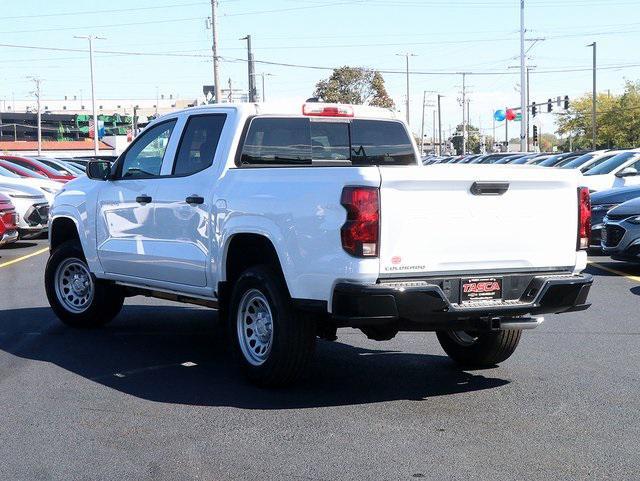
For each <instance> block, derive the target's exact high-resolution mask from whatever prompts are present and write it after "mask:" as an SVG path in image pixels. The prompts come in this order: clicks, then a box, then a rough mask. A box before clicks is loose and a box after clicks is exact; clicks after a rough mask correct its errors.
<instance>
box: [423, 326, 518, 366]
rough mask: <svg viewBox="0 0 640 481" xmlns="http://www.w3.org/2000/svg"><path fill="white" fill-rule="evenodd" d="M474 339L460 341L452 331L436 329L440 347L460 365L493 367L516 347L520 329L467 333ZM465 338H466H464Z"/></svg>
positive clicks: (508, 355)
mask: <svg viewBox="0 0 640 481" xmlns="http://www.w3.org/2000/svg"><path fill="white" fill-rule="evenodd" d="M468 334H469V335H471V336H472V337H475V340H474V341H472V342H462V341H461V339H460V337H459V335H456V334H455V333H454V332H453V331H437V332H436V335H437V336H438V341H440V345H441V346H442V349H444V351H445V352H446V353H447V355H448V356H449V357H450V358H451V359H453V360H454V361H455V362H457V363H458V364H460V365H462V366H467V367H474V368H483V367H493V366H495V365H496V364H499V363H501V362H502V361H504V360H506V359H508V358H509V357H510V356H511V355H512V354H513V353H514V351H515V350H516V347H518V343H519V342H520V336H521V335H522V330H509V331H492V332H482V333H468ZM465 340H466V339H465Z"/></svg>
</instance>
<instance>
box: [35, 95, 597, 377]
mask: <svg viewBox="0 0 640 481" xmlns="http://www.w3.org/2000/svg"><path fill="white" fill-rule="evenodd" d="M580 180H581V176H580V174H579V172H577V171H575V170H562V169H554V170H553V171H550V170H549V169H540V168H538V167H528V166H520V167H519V168H514V167H512V166H509V165H456V164H448V165H430V166H422V165H421V163H420V162H419V155H418V149H417V147H416V145H415V142H414V140H413V136H412V135H411V134H410V131H409V129H408V127H407V125H406V124H405V123H404V122H403V121H402V120H399V119H397V118H396V114H395V113H394V112H393V111H391V110H387V109H380V108H373V107H363V106H351V105H342V104H323V103H307V104H304V105H299V104H298V105H293V106H292V105H269V104H221V105H210V106H202V107H196V108H191V109H187V110H182V111H178V112H173V113H170V114H168V115H165V116H163V117H161V118H159V119H157V120H154V121H153V122H152V123H150V124H149V125H148V126H147V128H146V129H145V130H144V131H143V132H142V133H141V134H140V135H139V136H138V137H137V138H136V139H135V140H134V141H133V142H132V143H131V144H130V145H129V146H128V148H127V150H126V151H125V152H124V153H123V154H122V155H121V156H120V157H119V158H118V160H117V161H116V162H115V164H113V165H111V164H110V163H109V162H99V161H98V162H91V163H90V164H89V166H88V168H87V177H83V178H78V179H75V180H73V181H71V182H69V183H67V184H66V185H65V186H64V188H63V190H62V192H61V193H60V194H58V195H57V196H56V198H55V200H54V204H53V208H52V211H51V213H52V215H51V219H52V221H51V229H50V233H49V237H50V246H51V256H50V258H49V261H48V263H47V268H46V272H45V287H46V292H47V297H48V300H49V303H50V305H51V307H52V308H53V310H54V312H55V313H56V315H57V316H58V317H59V318H60V319H61V320H62V321H63V322H65V323H66V324H69V325H71V326H77V327H83V326H98V325H102V324H105V323H107V322H109V321H110V320H111V319H113V318H114V317H115V316H116V315H117V314H118V312H119V311H120V309H121V308H122V304H123V300H124V298H125V297H126V296H133V295H147V296H155V297H160V298H165V299H171V300H174V301H180V302H187V303H195V304H200V305H205V306H209V307H213V308H218V309H220V317H221V319H222V320H224V321H225V322H227V323H228V329H227V332H228V333H229V334H230V343H231V346H232V349H233V350H234V352H235V353H236V355H237V359H238V361H239V363H240V364H241V366H242V368H243V369H244V371H245V372H246V373H247V375H248V376H249V378H250V379H251V380H253V381H255V382H257V383H259V384H261V385H282V384H287V383H290V382H292V381H293V380H295V379H296V378H298V377H299V376H300V375H301V374H302V373H303V372H304V370H305V367H306V366H307V364H308V363H309V361H310V359H311V356H312V353H313V348H314V344H315V340H316V337H317V336H320V337H322V338H325V339H330V340H334V339H335V338H336V330H337V328H339V327H352V328H358V329H361V330H362V331H363V332H364V333H365V334H366V335H367V336H368V337H369V338H370V339H374V340H378V341H382V340H387V339H391V338H393V337H394V336H395V335H396V334H397V333H398V332H399V331H414V332H415V331H435V332H436V333H437V336H438V339H439V341H440V343H441V345H442V346H443V348H444V349H445V351H446V352H447V353H448V354H449V356H450V357H451V358H452V359H454V360H456V361H457V362H460V363H462V364H465V365H468V366H493V365H495V364H497V363H499V362H502V361H504V360H505V359H507V358H508V357H509V356H510V355H511V354H512V353H513V352H514V351H515V349H516V346H517V345H518V342H519V340H520V336H521V333H522V330H523V329H531V328H535V327H536V326H538V325H539V324H540V323H541V322H542V317H541V316H542V315H543V314H545V313H561V312H569V311H579V310H583V309H586V308H587V307H588V304H587V301H586V299H587V294H588V291H589V288H590V286H591V282H592V279H591V277H590V276H589V275H586V274H581V271H582V270H583V269H585V267H586V262H587V256H586V248H587V247H588V235H589V218H590V207H589V192H588V190H587V189H585V188H583V187H580V183H579V182H580ZM532 199H535V201H532ZM550 212H553V215H550V214H549V213H550ZM539 231H544V232H546V233H548V234H549V235H543V236H539V235H535V233H536V232H539Z"/></svg>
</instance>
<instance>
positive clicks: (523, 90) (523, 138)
mask: <svg viewBox="0 0 640 481" xmlns="http://www.w3.org/2000/svg"><path fill="white" fill-rule="evenodd" d="M524 34H525V28H524V0H520V113H521V115H522V119H521V120H520V151H521V152H526V151H527V150H528V143H527V133H528V131H529V127H528V124H527V78H526V71H525V61H526V53H525V50H524Z"/></svg>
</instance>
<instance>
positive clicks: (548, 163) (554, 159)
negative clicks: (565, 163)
mask: <svg viewBox="0 0 640 481" xmlns="http://www.w3.org/2000/svg"><path fill="white" fill-rule="evenodd" d="M562 155H563V154H558V155H552V156H551V157H548V158H546V159H545V160H543V161H542V162H540V163H539V164H538V165H541V166H543V167H553V166H554V165H556V164H557V163H558V162H560V159H562Z"/></svg>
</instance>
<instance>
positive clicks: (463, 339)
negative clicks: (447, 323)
mask: <svg viewBox="0 0 640 481" xmlns="http://www.w3.org/2000/svg"><path fill="white" fill-rule="evenodd" d="M449 337H451V339H453V340H454V341H455V342H456V343H457V344H460V345H461V346H471V345H473V344H475V343H476V341H477V340H478V337H477V336H473V335H471V334H469V333H468V332H467V331H449Z"/></svg>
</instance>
